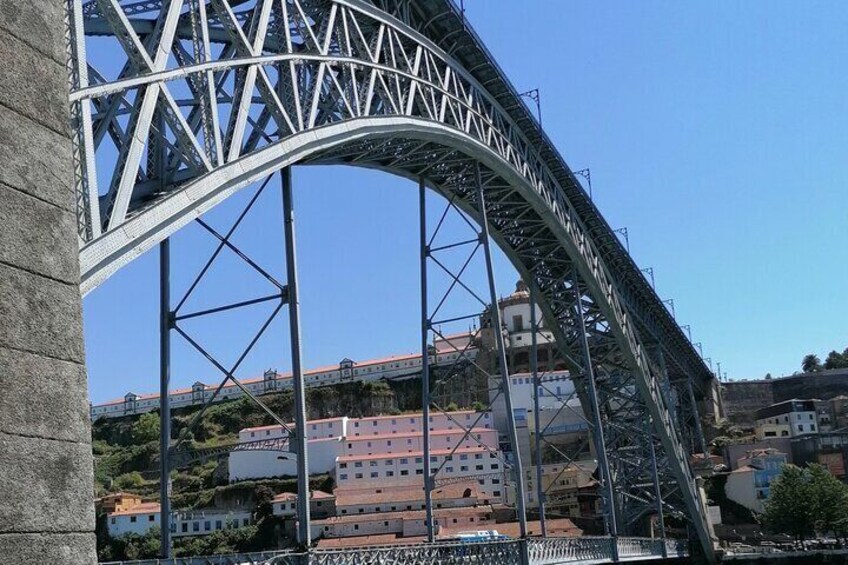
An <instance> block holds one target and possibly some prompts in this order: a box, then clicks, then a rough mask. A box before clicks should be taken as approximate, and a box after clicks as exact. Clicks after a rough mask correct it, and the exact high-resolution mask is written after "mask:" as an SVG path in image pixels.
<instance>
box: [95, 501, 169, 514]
mask: <svg viewBox="0 0 848 565" xmlns="http://www.w3.org/2000/svg"><path fill="white" fill-rule="evenodd" d="M160 510H161V507H160V506H159V503H158V502H142V503H141V504H137V505H136V506H133V507H132V508H130V509H129V510H118V511H116V512H110V513H109V514H107V515H108V516H110V517H111V516H129V515H131V514H156V513H158V512H159V511H160Z"/></svg>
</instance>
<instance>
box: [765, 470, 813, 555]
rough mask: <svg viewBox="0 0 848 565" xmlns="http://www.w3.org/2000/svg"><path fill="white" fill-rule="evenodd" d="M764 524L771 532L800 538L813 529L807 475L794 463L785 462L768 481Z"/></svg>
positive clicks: (806, 535) (811, 498)
mask: <svg viewBox="0 0 848 565" xmlns="http://www.w3.org/2000/svg"><path fill="white" fill-rule="evenodd" d="M770 491H771V492H770V494H769V497H768V500H767V501H766V506H765V512H763V515H762V520H763V524H765V526H766V527H767V528H768V529H769V530H771V531H772V532H774V533H781V534H789V535H791V536H793V537H794V538H795V539H798V540H803V539H804V538H806V537H808V536H809V535H810V534H812V533H813V532H814V531H815V523H814V504H815V503H814V501H813V497H812V488H811V487H810V480H809V475H808V473H806V472H805V471H804V470H803V469H801V468H800V467H796V466H795V465H784V466H783V470H782V471H781V473H780V475H779V476H778V477H777V478H776V479H775V480H774V481H773V482H772V483H771V489H770Z"/></svg>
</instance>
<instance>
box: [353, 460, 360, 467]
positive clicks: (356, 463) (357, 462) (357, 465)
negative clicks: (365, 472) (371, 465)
mask: <svg viewBox="0 0 848 565" xmlns="http://www.w3.org/2000/svg"><path fill="white" fill-rule="evenodd" d="M353 466H354V467H357V468H360V467H362V461H356V462H355V463H354V464H353Z"/></svg>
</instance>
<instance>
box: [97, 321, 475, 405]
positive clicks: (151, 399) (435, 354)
mask: <svg viewBox="0 0 848 565" xmlns="http://www.w3.org/2000/svg"><path fill="white" fill-rule="evenodd" d="M470 339H471V336H470V334H457V335H452V336H446V337H445V339H438V340H436V341H435V344H434V347H433V348H432V354H431V355H430V364H431V365H433V366H439V365H451V364H453V362H454V361H456V359H457V358H458V357H459V353H458V352H457V351H456V349H459V350H462V348H463V347H464V345H465V344H467V343H468V341H469V340H470ZM476 353H477V350H476V348H474V347H473V346H472V347H470V348H469V349H468V350H467V351H466V356H467V357H468V358H469V359H473V358H474V357H475V356H476ZM420 372H421V355H420V354H414V353H412V354H407V355H394V356H390V357H385V358H381V359H370V360H366V361H361V362H356V361H353V360H351V359H348V358H345V359H342V360H341V361H340V362H339V364H338V365H332V366H328V367H319V368H317V369H312V370H309V371H306V372H304V383H305V384H306V386H325V385H333V384H339V383H344V382H352V381H377V380H381V379H388V380H403V379H408V378H413V377H418V376H420ZM242 384H244V386H245V388H247V389H248V390H249V391H250V392H251V393H252V394H254V395H262V394H267V393H271V392H276V391H280V390H287V389H290V388H292V379H291V373H279V372H277V371H274V370H268V371H265V373H264V374H263V375H262V377H259V378H253V379H245V380H242ZM216 388H217V385H215V384H207V383H203V382H201V381H196V382H195V383H194V384H193V385H192V386H191V387H188V388H182V389H177V390H174V391H172V392H171V393H170V395H169V396H170V400H171V407H172V408H181V407H184V406H192V405H197V404H202V403H203V402H205V401H207V400H209V399H211V398H212V395H213V394H214V392H215V389H216ZM243 394H244V393H243V392H242V390H241V389H240V388H238V387H237V386H236V385H235V384H228V385H227V386H225V387H223V388H222V389H221V392H220V393H219V394H218V396H217V397H216V398H215V402H224V401H227V400H232V399H235V398H240V397H241V396H243ZM158 408H159V395H158V394H137V393H135V392H128V393H127V394H126V395H124V397H123V398H119V399H116V400H111V401H108V402H104V403H102V404H97V405H92V406H91V407H90V414H91V419H92V420H97V419H98V418H116V417H120V416H127V415H131V414H143V413H144V412H150V411H151V410H156V409H158Z"/></svg>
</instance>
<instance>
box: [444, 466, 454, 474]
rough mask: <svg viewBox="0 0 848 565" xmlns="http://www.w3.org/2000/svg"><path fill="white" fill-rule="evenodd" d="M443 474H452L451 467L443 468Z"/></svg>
mask: <svg viewBox="0 0 848 565" xmlns="http://www.w3.org/2000/svg"><path fill="white" fill-rule="evenodd" d="M445 473H453V467H445Z"/></svg>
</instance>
